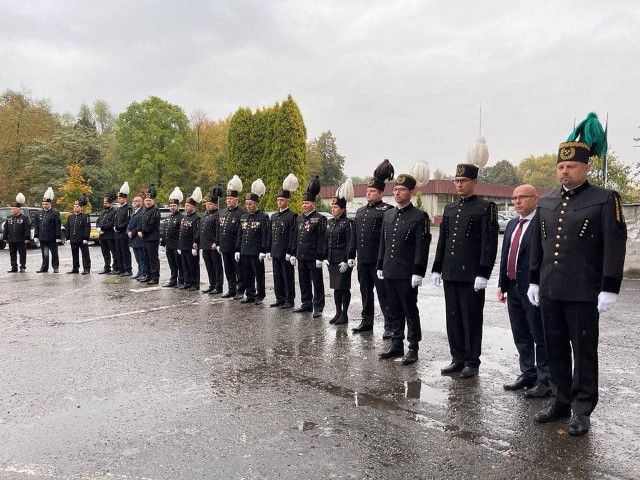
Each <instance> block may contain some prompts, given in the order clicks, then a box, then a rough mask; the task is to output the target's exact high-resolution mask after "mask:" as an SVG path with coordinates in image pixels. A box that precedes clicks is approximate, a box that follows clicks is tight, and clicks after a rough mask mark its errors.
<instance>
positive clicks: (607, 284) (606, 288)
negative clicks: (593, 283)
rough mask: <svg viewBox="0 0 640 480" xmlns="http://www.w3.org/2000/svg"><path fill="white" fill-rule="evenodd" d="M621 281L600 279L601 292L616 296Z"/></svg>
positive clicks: (607, 278) (608, 278)
mask: <svg viewBox="0 0 640 480" xmlns="http://www.w3.org/2000/svg"><path fill="white" fill-rule="evenodd" d="M621 283H622V280H619V279H617V278H613V277H604V278H603V279H602V291H603V292H611V293H615V294H618V293H620V284H621Z"/></svg>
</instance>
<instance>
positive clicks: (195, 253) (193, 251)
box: [191, 248, 198, 257]
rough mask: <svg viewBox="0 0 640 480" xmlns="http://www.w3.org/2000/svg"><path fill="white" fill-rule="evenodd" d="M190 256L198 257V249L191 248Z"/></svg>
mask: <svg viewBox="0 0 640 480" xmlns="http://www.w3.org/2000/svg"><path fill="white" fill-rule="evenodd" d="M191 255H193V256H194V257H197V256H198V249H197V248H192V249H191Z"/></svg>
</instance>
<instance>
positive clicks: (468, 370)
mask: <svg viewBox="0 0 640 480" xmlns="http://www.w3.org/2000/svg"><path fill="white" fill-rule="evenodd" d="M477 375H478V367H470V366H468V365H467V366H466V367H464V368H463V369H462V370H461V371H460V378H472V377H475V376H477Z"/></svg>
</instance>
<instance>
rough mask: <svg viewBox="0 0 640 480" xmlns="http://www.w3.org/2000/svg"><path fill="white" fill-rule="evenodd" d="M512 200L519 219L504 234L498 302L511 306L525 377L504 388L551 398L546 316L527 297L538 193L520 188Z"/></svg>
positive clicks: (513, 221)
mask: <svg viewBox="0 0 640 480" xmlns="http://www.w3.org/2000/svg"><path fill="white" fill-rule="evenodd" d="M511 200H512V201H513V205H514V208H515V210H516V212H517V213H518V217H516V218H513V219H511V221H510V222H509V223H508V224H507V228H506V230H505V232H504V238H503V242H502V257H501V261H500V277H499V279H498V300H499V301H501V302H503V303H504V302H506V303H507V308H508V310H509V320H510V322H511V333H513V341H514V343H515V345H516V349H517V350H518V355H519V357H520V372H521V374H520V375H519V376H518V378H516V380H515V381H514V382H511V383H505V384H504V389H505V390H521V389H523V388H526V389H527V390H525V392H524V396H525V397H528V398H534V397H538V398H539V397H548V396H549V395H550V394H551V388H550V387H549V368H548V366H547V350H546V348H545V345H544V332H543V330H542V317H541V316H540V309H539V308H536V307H534V306H533V305H531V302H529V298H528V297H527V290H528V289H529V253H530V251H531V250H530V247H531V232H532V230H531V228H530V227H531V221H532V220H533V217H535V214H536V205H537V204H538V192H536V189H535V188H534V187H533V186H531V185H520V186H519V187H516V189H515V190H514V191H513V197H512V198H511ZM536 366H537V368H536Z"/></svg>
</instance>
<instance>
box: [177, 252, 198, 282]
mask: <svg viewBox="0 0 640 480" xmlns="http://www.w3.org/2000/svg"><path fill="white" fill-rule="evenodd" d="M197 252H198V254H197V255H192V254H191V249H189V250H182V254H181V255H180V257H182V271H183V272H184V284H185V285H188V286H190V287H198V286H200V250H197Z"/></svg>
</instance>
